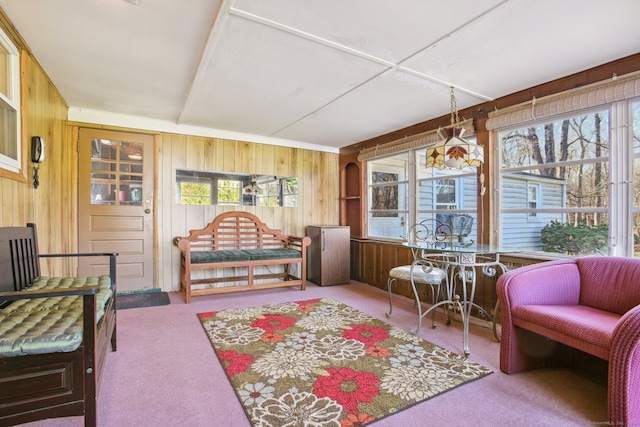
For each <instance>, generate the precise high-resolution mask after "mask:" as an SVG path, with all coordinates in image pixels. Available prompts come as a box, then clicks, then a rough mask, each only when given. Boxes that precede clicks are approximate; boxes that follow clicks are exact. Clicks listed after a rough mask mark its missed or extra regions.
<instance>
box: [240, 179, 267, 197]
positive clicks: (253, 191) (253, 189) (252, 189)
mask: <svg viewBox="0 0 640 427" xmlns="http://www.w3.org/2000/svg"><path fill="white" fill-rule="evenodd" d="M242 192H243V193H244V194H248V195H250V196H257V195H259V194H262V188H260V187H259V186H258V185H257V184H256V182H255V181H249V184H248V185H245V186H244V187H243V188H242Z"/></svg>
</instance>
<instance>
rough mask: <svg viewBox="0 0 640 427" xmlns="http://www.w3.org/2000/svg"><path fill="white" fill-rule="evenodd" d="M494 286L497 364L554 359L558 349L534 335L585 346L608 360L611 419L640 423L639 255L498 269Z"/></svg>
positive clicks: (531, 364)
mask: <svg viewBox="0 0 640 427" xmlns="http://www.w3.org/2000/svg"><path fill="white" fill-rule="evenodd" d="M497 291H498V298H499V299H500V304H501V307H502V340H501V348H500V370H502V371H503V372H505V373H508V374H511V373H515V372H521V371H526V370H531V369H536V368H539V367H548V366H555V362H556V360H554V358H556V357H557V355H556V354H555V353H553V352H552V351H550V350H549V348H546V349H542V348H541V346H540V344H539V343H540V342H541V341H538V344H533V343H532V341H533V342H535V340H536V339H537V338H539V336H540V335H541V336H543V337H547V338H550V339H551V340H553V341H556V342H560V343H562V344H566V345H568V346H570V347H574V348H577V349H579V350H582V351H584V352H586V353H590V354H592V355H594V356H597V357H599V358H601V359H604V360H607V361H608V362H609V365H608V416H609V420H608V421H609V425H625V426H628V425H640V259H634V258H621V257H584V258H577V259H572V260H561V261H549V262H543V263H540V264H534V265H530V266H527V267H522V268H518V269H515V270H512V271H509V272H507V273H505V274H503V275H502V276H501V277H500V279H499V280H498V284H497ZM525 330H526V331H525ZM527 331H531V332H534V333H535V334H537V335H534V334H531V333H530V332H527Z"/></svg>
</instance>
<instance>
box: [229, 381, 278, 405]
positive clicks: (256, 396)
mask: <svg viewBox="0 0 640 427" xmlns="http://www.w3.org/2000/svg"><path fill="white" fill-rule="evenodd" d="M274 391H275V388H274V387H273V386H270V385H266V384H265V383H263V382H257V383H255V384H245V385H244V387H243V388H242V389H240V390H238V397H240V400H241V401H242V402H243V403H244V404H245V405H247V406H249V405H254V404H260V403H261V402H263V401H264V400H265V399H270V398H272V397H273V392H274Z"/></svg>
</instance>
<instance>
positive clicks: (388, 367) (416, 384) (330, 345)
mask: <svg viewBox="0 0 640 427" xmlns="http://www.w3.org/2000/svg"><path fill="white" fill-rule="evenodd" d="M198 317H199V318H200V321H201V322H202V325H203V327H204V330H205V331H206V333H207V335H208V336H209V339H210V340H211V343H212V344H213V347H214V350H215V352H216V355H217V356H218V359H220V362H221V363H222V366H223V367H224V369H225V371H226V373H227V376H228V378H229V381H230V382H231V384H232V385H233V387H234V389H235V391H236V394H237V396H238V398H239V399H240V401H241V402H242V405H243V406H244V409H245V411H246V413H247V416H248V417H249V420H250V421H251V423H252V424H253V425H254V426H256V427H257V426H273V427H283V426H292V427H293V426H336V427H352V426H353V427H355V426H362V425H365V424H368V423H371V422H374V421H377V420H379V419H381V418H384V417H386V416H389V415H391V414H394V413H397V412H399V411H402V410H403V409H406V408H408V407H410V406H412V405H415V404H417V403H419V402H422V401H425V400H427V399H429V398H431V397H433V396H436V395H438V394H440V393H443V392H445V391H447V390H451V389H453V388H455V387H458V386H460V385H462V384H464V383H467V382H469V381H473V380H476V379H478V378H481V377H483V376H485V375H488V374H490V373H491V372H492V371H491V370H490V369H488V368H486V367H484V366H481V365H479V364H477V363H473V362H471V361H469V360H467V359H465V358H464V357H461V356H459V355H457V354H455V353H453V352H450V351H448V350H445V349H443V348H440V347H438V346H436V345H434V344H432V343H430V342H428V341H425V340H423V339H421V338H419V337H417V336H416V335H414V334H413V333H411V332H408V331H405V330H402V329H399V328H396V327H393V326H391V325H388V324H386V323H385V322H382V321H381V320H378V319H376V318H374V317H372V316H369V315H368V314H365V313H362V312H360V311H358V310H356V309H354V308H352V307H349V306H347V305H345V304H342V303H340V302H338V301H336V300H334V299H331V298H322V299H314V300H308V301H298V302H288V303H282V304H272V305H265V306H262V307H252V308H239V309H233V310H223V311H218V312H210V313H200V314H198Z"/></svg>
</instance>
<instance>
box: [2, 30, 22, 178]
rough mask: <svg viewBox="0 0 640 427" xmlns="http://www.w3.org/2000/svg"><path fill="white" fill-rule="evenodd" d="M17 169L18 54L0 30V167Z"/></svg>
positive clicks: (18, 125) (18, 153)
mask: <svg viewBox="0 0 640 427" xmlns="http://www.w3.org/2000/svg"><path fill="white" fill-rule="evenodd" d="M20 167H21V150H20V54H19V52H18V49H16V47H15V46H14V44H13V43H12V42H11V40H10V39H9V38H8V37H7V35H6V34H5V33H4V32H3V31H2V30H1V29H0V168H3V169H7V170H9V171H12V172H18V171H20Z"/></svg>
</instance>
